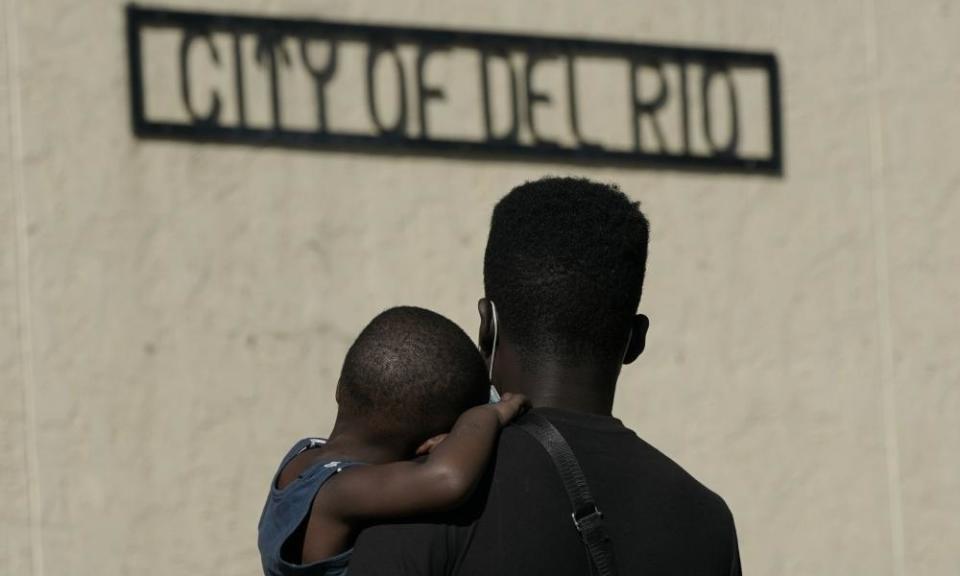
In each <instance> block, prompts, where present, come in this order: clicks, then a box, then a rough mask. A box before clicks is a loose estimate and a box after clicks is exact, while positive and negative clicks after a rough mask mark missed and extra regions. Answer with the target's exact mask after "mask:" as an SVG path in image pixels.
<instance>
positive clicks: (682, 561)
mask: <svg viewBox="0 0 960 576" xmlns="http://www.w3.org/2000/svg"><path fill="white" fill-rule="evenodd" d="M648 237H649V225H648V223H647V220H646V218H645V217H644V215H643V214H642V213H641V212H640V210H639V208H638V205H637V204H636V203H631V202H630V201H629V200H628V199H627V197H626V196H625V195H624V194H622V193H621V192H620V191H619V190H617V188H616V187H614V186H607V185H602V184H597V183H594V182H590V181H587V180H582V179H572V178H546V179H542V180H538V181H536V182H530V183H527V184H524V185H522V186H519V187H517V188H515V189H514V190H513V191H511V192H510V194H508V195H507V196H506V197H505V198H503V199H502V200H501V201H500V203H499V204H498V205H497V206H496V208H495V209H494V212H493V219H492V221H491V224H490V236H489V239H488V242H487V250H486V255H485V258H484V285H485V290H486V297H485V298H483V299H481V300H480V303H479V311H480V347H481V350H482V351H483V352H484V354H485V355H486V356H487V359H488V363H489V364H490V365H491V374H492V382H493V384H494V385H495V386H496V388H497V389H498V390H500V391H501V392H519V393H523V394H525V395H526V396H527V397H528V398H529V399H530V401H531V403H532V405H533V406H534V409H533V412H534V413H539V414H542V415H543V416H544V417H545V418H546V419H548V420H549V421H550V422H551V423H552V424H554V426H556V428H557V429H558V430H559V431H560V433H561V434H562V435H563V437H564V438H565V439H566V440H567V442H568V443H569V444H570V446H571V448H572V450H573V452H574V454H575V455H576V457H577V459H578V460H579V462H580V466H581V467H582V468H583V471H584V475H585V476H586V479H587V483H588V484H589V487H590V490H591V491H592V492H593V496H594V498H595V500H596V502H597V504H598V507H599V508H600V510H601V511H602V512H603V515H604V516H603V522H604V525H605V528H606V531H607V532H608V534H609V536H610V538H611V540H612V543H613V550H614V555H615V557H616V564H617V568H618V571H619V574H621V575H633V574H649V575H654V574H655V575H665V574H677V575H681V574H682V575H684V576H691V575H694V576H699V575H723V576H728V575H739V574H740V558H739V552H738V548H737V537H736V530H735V529H734V524H733V518H732V516H731V514H730V511H729V509H728V508H727V506H726V504H725V503H724V502H723V500H722V499H721V498H720V497H719V496H717V495H716V494H714V493H713V492H711V491H710V490H708V489H707V488H705V487H704V486H703V485H701V484H700V483H699V482H697V481H696V480H695V479H694V478H693V477H691V476H690V475H689V474H687V473H686V472H685V471H684V470H683V469H682V468H680V466H678V465H677V464H675V463H674V462H673V461H671V460H670V459H669V458H667V457H666V456H664V455H663V454H661V453H660V452H658V451H657V450H656V449H655V448H653V447H652V446H650V445H649V444H647V443H646V442H644V441H643V440H641V439H639V438H638V437H637V436H636V435H635V434H634V433H633V432H632V431H631V430H629V429H628V428H626V427H624V426H623V424H622V423H621V422H620V421H619V420H618V419H616V418H614V417H613V416H611V409H612V406H613V399H614V392H615V390H616V384H617V378H618V376H619V374H620V369H621V367H622V366H623V365H624V364H629V363H631V362H633V361H634V360H635V359H636V358H637V356H639V354H640V353H641V352H642V351H643V348H644V341H645V337H646V332H647V328H648V326H649V321H648V320H647V318H646V317H645V316H643V315H642V314H637V313H636V311H637V305H638V303H639V301H640V293H641V288H642V284H643V276H644V269H645V265H646V257H647V241H648ZM570 513H571V509H570V503H569V500H568V498H567V495H566V493H565V491H564V489H563V485H562V484H561V482H560V478H559V476H558V473H557V470H556V468H555V467H554V465H553V462H552V461H551V460H550V458H549V457H548V455H547V453H546V452H545V451H544V449H543V447H541V445H540V444H538V443H537V441H536V440H534V438H533V437H532V436H530V435H529V434H527V433H526V432H525V431H523V430H520V429H518V428H516V427H508V428H506V429H505V430H504V431H503V433H502V434H501V437H500V440H499V446H498V451H497V456H496V461H495V464H494V466H493V467H492V469H491V470H490V471H489V473H488V477H487V478H486V480H485V481H484V482H483V483H481V485H480V487H479V488H478V490H477V492H476V493H475V494H474V496H473V497H472V498H471V500H470V501H469V502H468V503H467V505H465V506H463V507H462V508H460V509H458V510H456V511H454V512H452V513H450V514H448V515H447V516H445V517H442V518H431V519H425V520H424V521H423V522H421V523H416V524H396V525H387V526H376V527H373V528H370V529H368V530H366V531H364V532H363V533H361V535H360V537H359V539H358V541H357V543H356V548H355V552H354V557H353V561H352V564H351V567H350V573H351V574H352V575H353V576H366V575H377V576H402V575H428V574H429V575H441V574H457V575H471V576H472V575H476V576H480V575H489V576H494V575H496V576H502V575H513V574H515V575H524V576H529V575H535V574H546V575H550V576H563V575H571V576H573V575H577V576H582V575H586V574H590V568H589V564H588V559H587V558H588V556H587V553H586V552H585V549H584V547H583V544H582V543H581V541H580V539H579V534H578V532H577V529H576V527H575V526H574V524H573V521H572V519H571V516H570Z"/></svg>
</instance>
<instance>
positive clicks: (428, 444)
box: [417, 434, 447, 456]
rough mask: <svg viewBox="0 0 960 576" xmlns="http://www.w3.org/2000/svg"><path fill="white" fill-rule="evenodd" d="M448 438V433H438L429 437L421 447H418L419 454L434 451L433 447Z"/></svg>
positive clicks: (424, 454)
mask: <svg viewBox="0 0 960 576" xmlns="http://www.w3.org/2000/svg"><path fill="white" fill-rule="evenodd" d="M446 438H447V435H446V434H437V435H436V436H434V437H433V438H429V439H427V440H426V441H425V442H424V443H423V444H421V445H420V447H419V448H417V456H426V455H427V454H429V453H431V452H433V449H434V448H436V447H437V446H438V445H439V444H440V443H441V442H443V441H444V440H445V439H446Z"/></svg>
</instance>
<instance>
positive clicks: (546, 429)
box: [517, 412, 617, 576]
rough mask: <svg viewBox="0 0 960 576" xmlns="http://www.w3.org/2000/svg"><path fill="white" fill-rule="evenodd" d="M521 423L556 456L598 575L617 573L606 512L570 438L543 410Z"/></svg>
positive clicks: (583, 539)
mask: <svg viewBox="0 0 960 576" xmlns="http://www.w3.org/2000/svg"><path fill="white" fill-rule="evenodd" d="M517 425H518V426H519V427H520V429H521V430H523V431H525V432H527V433H528V434H530V435H531V436H533V437H534V438H536V440H537V442H539V443H540V444H541V445H542V446H543V447H544V449H546V451H547V454H549V455H550V459H551V460H553V464H554V466H556V468H557V472H559V474H560V480H562V481H563V488H564V489H565V490H566V491H567V496H568V497H569V498H570V506H571V508H572V509H573V512H571V513H570V516H571V518H573V525H574V526H575V527H576V528H577V532H579V533H580V539H581V540H582V541H583V545H584V547H585V548H586V549H587V554H588V555H589V556H590V565H591V572H592V573H593V574H596V575H597V576H616V574H617V563H616V561H615V560H614V557H613V543H612V542H611V541H610V537H609V536H608V535H607V531H606V530H605V529H604V527H603V513H602V512H601V511H600V508H598V507H597V503H596V501H594V499H593V495H592V494H591V493H590V487H589V486H587V479H586V477H584V475H583V470H581V469H580V463H579V462H577V457H576V456H574V455H573V451H572V450H570V446H569V445H568V444H567V441H566V440H564V439H563V436H561V435H560V431H559V430H557V429H556V428H555V427H554V426H553V424H551V423H550V422H549V421H548V420H547V419H546V418H544V417H543V416H542V415H540V414H535V413H532V412H528V413H527V414H524V415H523V416H522V417H521V418H520V419H518V420H517Z"/></svg>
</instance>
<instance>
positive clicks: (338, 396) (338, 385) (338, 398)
mask: <svg viewBox="0 0 960 576" xmlns="http://www.w3.org/2000/svg"><path fill="white" fill-rule="evenodd" d="M334 399H335V400H336V401H337V404H338V405H339V404H340V381H339V380H337V393H336V394H335V395H334Z"/></svg>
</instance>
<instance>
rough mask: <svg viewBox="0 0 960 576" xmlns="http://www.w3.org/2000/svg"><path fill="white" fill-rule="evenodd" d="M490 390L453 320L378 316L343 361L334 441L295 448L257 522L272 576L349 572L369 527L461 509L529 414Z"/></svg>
mask: <svg viewBox="0 0 960 576" xmlns="http://www.w3.org/2000/svg"><path fill="white" fill-rule="evenodd" d="M489 386H490V383H489V380H488V378H487V373H486V369H485V366H484V363H483V359H482V358H481V357H480V353H479V352H478V351H477V349H476V347H475V346H474V345H473V343H472V342H471V341H470V339H469V338H468V337H467V335H466V334H464V332H463V331H462V330H461V329H460V328H459V327H457V325H456V324H454V323H453V322H451V321H450V320H447V319H446V318H444V317H443V316H440V315H439V314H436V313H434V312H430V311H429V310H424V309H422V308H413V307H400V308H392V309H390V310H387V311H386V312H383V313H381V314H380V315H379V316H377V317H376V318H374V319H373V320H372V321H371V322H370V324H368V325H367V327H366V328H364V329H363V331H362V332H361V333H360V335H359V336H358V337H357V339H356V341H355V342H354V343H353V345H352V346H351V347H350V350H349V351H348V352H347V356H346V358H345V359H344V362H343V369H342V371H341V373H340V381H339V384H338V385H337V394H336V398H337V404H338V411H337V419H336V422H335V424H334V426H333V431H332V432H331V433H330V438H329V439H327V440H325V441H324V440H320V439H315V438H307V439H304V440H301V441H300V442H298V443H297V444H296V445H294V447H293V448H292V449H291V450H290V452H289V453H288V454H287V456H286V457H285V458H284V459H283V461H282V462H281V464H280V469H279V470H278V472H277V474H276V476H275V477H274V480H273V484H272V485H271V487H270V494H269V496H268V497H267V503H266V505H265V506H264V509H263V514H262V515H261V517H260V525H259V537H258V546H259V548H260V558H261V560H262V562H263V570H264V573H265V574H266V575H267V576H293V575H308V574H309V575H311V576H313V575H320V574H323V575H325V576H329V575H340V574H345V573H346V569H347V564H348V562H349V559H350V553H351V550H350V549H351V547H352V546H353V541H354V539H355V538H356V536H357V533H358V532H359V531H360V530H361V529H362V528H363V527H364V526H367V525H370V524H373V523H376V522H382V521H385V520H391V519H397V518H403V517H411V516H417V515H421V514H426V513H430V512H438V511H442V510H446V509H450V508H453V507H455V506H457V505H458V504H460V503H462V502H463V501H464V500H465V499H466V498H467V497H468V496H469V495H470V493H471V492H472V491H473V489H474V487H475V486H476V484H477V482H478V481H479V479H480V476H481V475H482V473H483V471H484V468H485V467H486V464H487V461H488V460H489V458H490V456H491V453H492V451H493V448H494V445H495V442H496V437H497V433H498V432H499V430H500V428H501V427H502V426H504V425H505V424H506V423H507V422H509V421H510V420H511V419H513V418H514V417H515V416H516V415H517V414H518V413H519V412H520V411H522V409H523V408H524V406H525V400H524V398H523V397H522V396H520V395H504V398H503V399H501V401H500V402H499V403H497V404H485V402H486V401H487V399H488V397H489V389H490V388H489ZM448 430H449V434H445V432H447V431H448ZM417 455H428V456H427V457H426V458H425V459H420V460H409V459H410V458H412V457H414V456H417ZM359 464H363V465H359Z"/></svg>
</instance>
